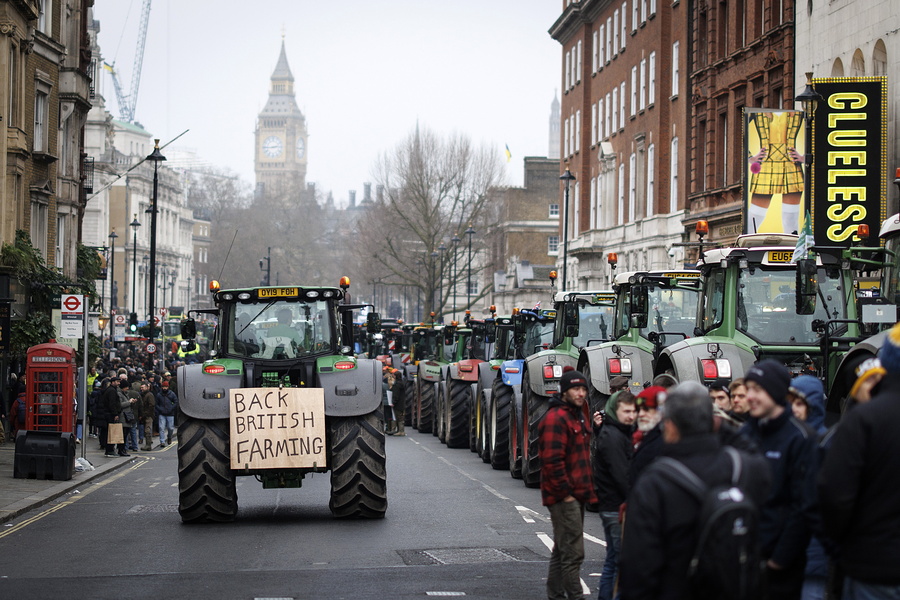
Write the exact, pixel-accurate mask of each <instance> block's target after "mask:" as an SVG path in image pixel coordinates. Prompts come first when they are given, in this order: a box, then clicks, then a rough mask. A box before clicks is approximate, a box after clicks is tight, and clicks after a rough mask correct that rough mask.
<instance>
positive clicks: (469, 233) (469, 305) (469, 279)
mask: <svg viewBox="0 0 900 600" xmlns="http://www.w3.org/2000/svg"><path fill="white" fill-rule="evenodd" d="M465 233H466V235H467V236H469V274H468V277H467V278H466V308H467V309H469V310H471V309H472V236H473V235H475V230H474V229H473V228H472V224H471V223H469V227H468V229H466V231H465Z"/></svg>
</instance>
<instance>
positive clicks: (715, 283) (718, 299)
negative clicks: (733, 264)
mask: <svg viewBox="0 0 900 600" xmlns="http://www.w3.org/2000/svg"><path fill="white" fill-rule="evenodd" d="M701 297H702V299H703V301H702V304H700V306H699V308H698V310H699V312H700V327H701V328H702V329H703V331H704V332H709V331H711V330H713V329H715V328H716V327H718V326H719V325H721V324H722V314H723V312H724V310H725V270H724V269H716V270H715V271H713V272H712V273H710V274H709V275H708V276H707V277H706V278H705V279H704V280H703V294H702V296H701ZM740 302H741V299H740V292H738V304H740ZM738 313H740V309H738Z"/></svg>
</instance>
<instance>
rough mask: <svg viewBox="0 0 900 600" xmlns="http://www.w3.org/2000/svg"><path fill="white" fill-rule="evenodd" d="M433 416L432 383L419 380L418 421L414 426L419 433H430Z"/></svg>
mask: <svg viewBox="0 0 900 600" xmlns="http://www.w3.org/2000/svg"><path fill="white" fill-rule="evenodd" d="M433 418H434V384H433V383H431V382H430V381H425V380H424V379H423V380H421V381H420V382H419V422H418V423H416V428H417V429H418V430H419V432H420V433H431V423H432V419H433Z"/></svg>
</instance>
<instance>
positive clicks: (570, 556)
mask: <svg viewBox="0 0 900 600" xmlns="http://www.w3.org/2000/svg"><path fill="white" fill-rule="evenodd" d="M559 390H560V392H559V394H558V395H553V396H552V397H551V398H550V406H549V408H548V409H547V413H546V414H545V415H544V418H542V419H541V420H540V423H539V424H538V447H539V450H538V454H539V457H540V459H541V501H542V504H543V505H544V506H546V507H547V508H548V510H549V511H550V521H551V523H552V524H553V550H552V552H551V554H550V567H549V571H548V574H547V597H548V598H566V597H568V598H583V597H584V596H583V594H582V588H581V577H580V572H581V564H582V562H584V507H585V505H586V504H589V503H592V502H596V501H597V498H596V496H595V495H594V488H593V482H592V478H591V431H590V429H589V427H588V425H587V424H586V423H585V418H584V405H585V402H587V394H588V388H587V379H586V378H585V376H584V375H583V374H582V373H580V372H579V371H576V370H574V369H573V370H571V371H566V372H564V373H563V375H562V378H561V379H560V382H559Z"/></svg>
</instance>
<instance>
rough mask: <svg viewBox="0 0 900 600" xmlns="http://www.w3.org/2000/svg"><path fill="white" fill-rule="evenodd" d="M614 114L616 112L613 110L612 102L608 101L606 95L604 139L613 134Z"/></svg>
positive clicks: (608, 97)
mask: <svg viewBox="0 0 900 600" xmlns="http://www.w3.org/2000/svg"><path fill="white" fill-rule="evenodd" d="M614 93H615V92H614ZM614 114H616V111H614V110H613V104H612V100H610V95H609V94H606V131H605V132H604V133H605V134H606V135H604V137H609V136H611V135H612V134H613V133H614V130H613V128H612V115H614Z"/></svg>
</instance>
